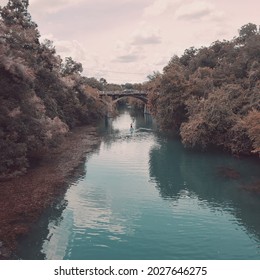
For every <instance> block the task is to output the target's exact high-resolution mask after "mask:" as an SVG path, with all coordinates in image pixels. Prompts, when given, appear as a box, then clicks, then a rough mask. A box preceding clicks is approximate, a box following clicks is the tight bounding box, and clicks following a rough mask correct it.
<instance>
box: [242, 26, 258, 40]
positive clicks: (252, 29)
mask: <svg viewBox="0 0 260 280" xmlns="http://www.w3.org/2000/svg"><path fill="white" fill-rule="evenodd" d="M256 34H257V25H256V24H253V23H248V24H245V25H243V26H242V27H241V28H240V29H239V36H240V37H242V38H248V37H250V36H253V35H256Z"/></svg>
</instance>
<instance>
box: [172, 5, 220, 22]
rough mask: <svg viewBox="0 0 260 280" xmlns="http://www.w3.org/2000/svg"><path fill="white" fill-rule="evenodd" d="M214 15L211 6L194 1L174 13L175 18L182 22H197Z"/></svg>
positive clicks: (213, 9) (213, 8) (212, 6)
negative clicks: (182, 20)
mask: <svg viewBox="0 0 260 280" xmlns="http://www.w3.org/2000/svg"><path fill="white" fill-rule="evenodd" d="M214 14H215V7H214V5H213V4H211V3H208V2H204V1H201V2H197V1H196V2H192V3H190V4H186V5H182V6H181V7H179V8H178V9H177V11H176V12H175V17H176V18H177V19H184V20H197V19H203V18H205V17H207V16H212V15H214Z"/></svg>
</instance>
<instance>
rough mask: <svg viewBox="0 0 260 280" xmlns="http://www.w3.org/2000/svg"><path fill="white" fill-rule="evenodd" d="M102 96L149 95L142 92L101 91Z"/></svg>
mask: <svg viewBox="0 0 260 280" xmlns="http://www.w3.org/2000/svg"><path fill="white" fill-rule="evenodd" d="M99 94H100V95H108V96H109V95H110V96H111V95H147V92H145V91H141V90H116V91H100V92H99Z"/></svg>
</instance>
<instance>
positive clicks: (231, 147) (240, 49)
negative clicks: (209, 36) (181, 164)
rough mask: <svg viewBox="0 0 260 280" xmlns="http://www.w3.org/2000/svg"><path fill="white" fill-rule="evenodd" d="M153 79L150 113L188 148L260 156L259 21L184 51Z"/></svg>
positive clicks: (149, 84) (151, 81)
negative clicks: (233, 34)
mask: <svg viewBox="0 0 260 280" xmlns="http://www.w3.org/2000/svg"><path fill="white" fill-rule="evenodd" d="M149 79H150V81H149V82H148V83H147V84H146V87H147V89H148V90H149V92H150V93H149V106H150V110H151V111H152V114H153V115H154V116H155V118H156V120H157V121H158V123H159V125H160V127H161V128H162V129H165V130H169V131H173V132H174V133H176V134H177V135H180V137H181V139H182V142H183V143H184V145H185V146H186V147H197V148H202V149H206V148H209V147H211V146H219V147H221V148H223V149H225V150H228V151H230V152H232V153H233V154H244V155H250V154H255V155H260V34H259V30H258V29H257V26H256V25H255V24H252V23H249V24H246V25H244V26H242V27H241V29H240V30H239V36H238V37H235V38H234V39H232V40H231V41H216V42H214V43H212V44H211V45H210V46H209V47H202V48H200V49H196V48H194V47H191V48H189V49H187V50H185V52H184V54H183V55H182V56H181V57H178V56H174V57H172V59H171V60H170V62H169V63H168V65H167V66H166V67H165V68H164V70H163V73H162V74H161V73H154V74H153V75H150V76H149Z"/></svg>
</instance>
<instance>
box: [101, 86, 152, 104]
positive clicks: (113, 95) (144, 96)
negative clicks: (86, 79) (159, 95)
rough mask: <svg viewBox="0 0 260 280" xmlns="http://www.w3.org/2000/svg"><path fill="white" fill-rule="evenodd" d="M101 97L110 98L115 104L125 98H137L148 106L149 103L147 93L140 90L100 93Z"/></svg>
mask: <svg viewBox="0 0 260 280" xmlns="http://www.w3.org/2000/svg"><path fill="white" fill-rule="evenodd" d="M99 95H100V96H101V98H102V97H103V96H110V97H111V98H112V100H113V103H116V102H117V101H119V100H120V99H122V98H125V97H134V98H137V99H139V100H141V101H143V102H144V103H145V104H147V101H148V98H147V95H148V94H147V92H145V91H140V90H131V89H125V90H122V91H100V92H99Z"/></svg>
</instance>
